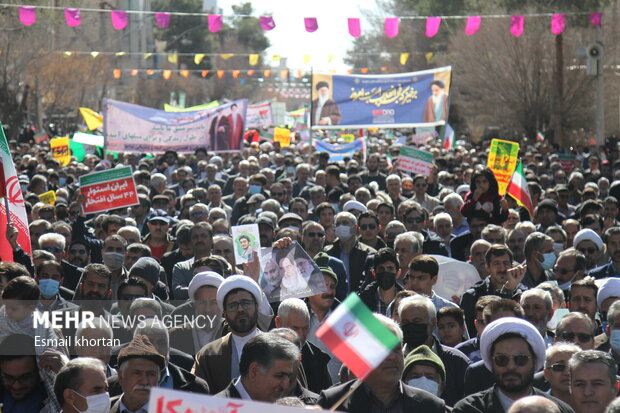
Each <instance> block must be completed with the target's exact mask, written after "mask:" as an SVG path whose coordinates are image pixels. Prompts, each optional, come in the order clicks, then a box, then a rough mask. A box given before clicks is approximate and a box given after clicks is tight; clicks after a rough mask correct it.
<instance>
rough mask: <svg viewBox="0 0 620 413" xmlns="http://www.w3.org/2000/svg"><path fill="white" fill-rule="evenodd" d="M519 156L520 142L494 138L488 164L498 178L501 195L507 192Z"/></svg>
mask: <svg viewBox="0 0 620 413" xmlns="http://www.w3.org/2000/svg"><path fill="white" fill-rule="evenodd" d="M518 156H519V144H518V143H516V142H510V141H505V140H502V139H493V140H492V141H491V148H490V150H489V159H488V160H487V166H488V167H489V168H490V169H491V170H492V171H493V174H494V175H495V178H496V179H497V187H498V192H499V193H500V195H504V194H505V193H506V188H508V183H509V182H510V178H512V174H513V172H514V171H515V168H516V167H517V158H518Z"/></svg>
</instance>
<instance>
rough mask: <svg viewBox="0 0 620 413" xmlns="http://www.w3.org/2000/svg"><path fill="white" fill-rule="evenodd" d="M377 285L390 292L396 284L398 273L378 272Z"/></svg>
mask: <svg viewBox="0 0 620 413" xmlns="http://www.w3.org/2000/svg"><path fill="white" fill-rule="evenodd" d="M377 283H378V284H379V288H381V289H382V290H389V289H390V288H392V287H394V284H396V273H393V272H387V271H383V272H378V273H377Z"/></svg>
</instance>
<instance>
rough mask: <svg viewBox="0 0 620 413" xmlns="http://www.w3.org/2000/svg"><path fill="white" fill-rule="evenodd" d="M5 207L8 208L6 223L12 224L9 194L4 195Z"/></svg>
mask: <svg viewBox="0 0 620 413" xmlns="http://www.w3.org/2000/svg"><path fill="white" fill-rule="evenodd" d="M4 207H5V208H6V224H7V225H10V224H11V211H9V195H8V194H7V196H5V197H4Z"/></svg>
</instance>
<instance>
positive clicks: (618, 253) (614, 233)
mask: <svg viewBox="0 0 620 413" xmlns="http://www.w3.org/2000/svg"><path fill="white" fill-rule="evenodd" d="M603 240H604V241H605V245H606V246H607V254H608V255H609V262H608V263H607V264H605V265H602V266H600V267H597V268H594V269H593V270H591V271H590V272H589V273H588V275H590V276H592V277H594V278H596V279H597V280H598V279H601V278H607V277H620V227H611V228H609V229H608V230H607V231H605V235H604V236H603Z"/></svg>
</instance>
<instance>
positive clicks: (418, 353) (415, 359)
mask: <svg viewBox="0 0 620 413" xmlns="http://www.w3.org/2000/svg"><path fill="white" fill-rule="evenodd" d="M403 381H404V382H405V383H407V384H408V385H409V386H411V387H415V388H416V389H420V390H426V391H427V392H429V393H430V394H432V395H434V396H437V397H439V395H441V394H442V393H443V391H444V389H445V386H446V368H445V367H444V365H443V361H441V359H440V358H439V356H438V355H437V354H435V353H433V351H432V350H431V349H430V348H429V347H428V346H425V345H421V346H419V347H418V348H416V349H415V350H413V351H411V352H410V353H409V354H407V357H405V368H404V370H403Z"/></svg>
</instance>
